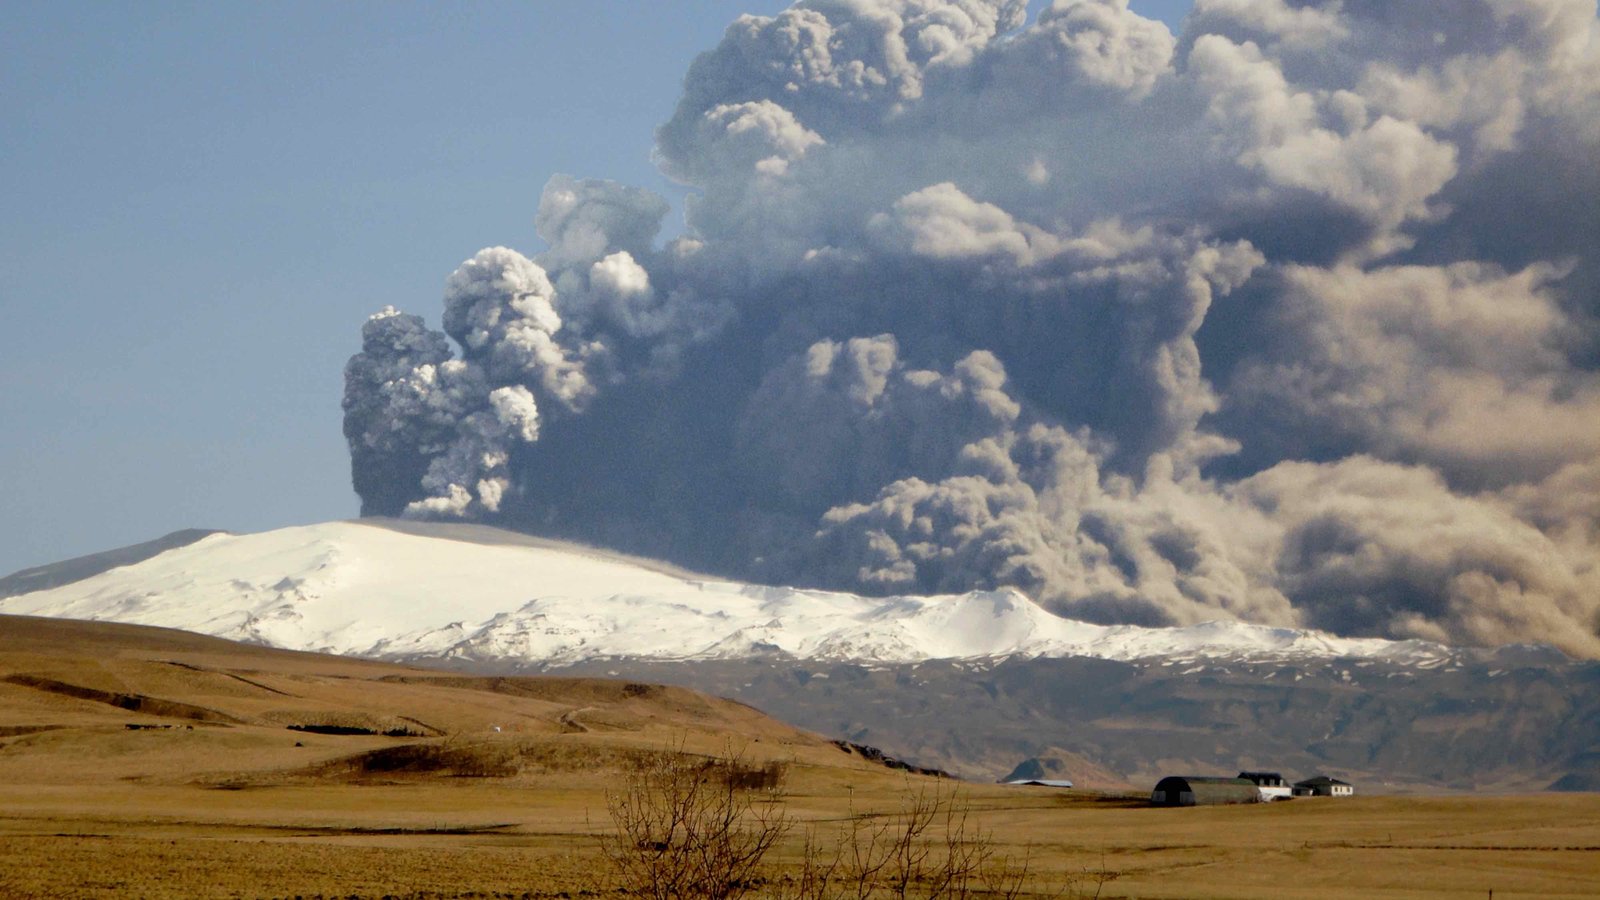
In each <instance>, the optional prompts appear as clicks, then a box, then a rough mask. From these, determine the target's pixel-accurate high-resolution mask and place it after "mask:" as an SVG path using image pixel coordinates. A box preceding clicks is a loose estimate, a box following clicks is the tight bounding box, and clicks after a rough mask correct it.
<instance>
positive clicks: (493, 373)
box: [345, 0, 1600, 656]
mask: <svg viewBox="0 0 1600 900" xmlns="http://www.w3.org/2000/svg"><path fill="white" fill-rule="evenodd" d="M656 155H657V158H658V159H659V161H660V165H661V167H662V168H663V170H664V171H665V172H666V173H668V174H669V175H671V176H672V177H673V178H676V179H678V180H681V181H682V182H684V183H685V184H688V185H690V186H692V187H693V188H694V189H695V193H694V195H693V196H692V198H691V201H692V202H691V203H690V205H689V207H688V210H687V215H688V221H687V227H686V230H685V232H684V236H682V237H679V238H677V239H674V240H671V241H666V242H661V241H659V240H658V232H659V227H660V224H661V222H662V219H663V217H664V216H665V214H666V212H667V205H666V204H665V203H664V202H663V201H662V200H661V198H659V197H656V196H654V195H652V194H650V193H649V192H646V191H643V190H639V189H635V188H629V187H624V186H621V185H617V184H614V183H611V182H605V181H578V180H573V179H570V178H567V177H564V176H557V177H555V178H554V179H552V180H551V181H550V183H549V185H548V186H547V187H546V189H545V192H544V196H543V198H542V199H541V201H540V205H539V210H538V215H537V219H536V225H537V230H538V234H539V237H540V238H542V239H543V241H544V243H545V244H546V245H547V249H546V250H544V251H543V252H542V253H539V254H536V255H534V256H533V257H531V258H530V257H524V256H522V255H520V254H518V253H516V252H514V251H511V250H507V249H504V248H493V249H489V250H484V251H482V252H481V253H479V254H478V255H477V256H475V257H474V258H472V259H471V260H468V261H467V262H466V263H464V264H463V265H462V266H461V268H460V269H458V270H457V271H456V272H455V273H454V274H453V275H451V276H450V278H449V280H448V282H447V286H446V292H445V310H444V319H443V322H444V334H440V333H438V332H434V331H431V330H429V329H427V328H426V327H425V326H424V324H423V322H422V320H420V319H418V318H417V317H415V316H409V315H403V314H400V313H397V312H395V311H393V310H385V311H383V312H381V313H379V314H378V315H376V316H374V317H373V318H372V320H371V321H369V322H368V323H367V326H366V328H365V329H364V331H363V349H362V352H361V353H360V354H358V355H357V356H356V357H355V358H354V359H352V360H351V362H350V366H349V369H348V371H347V389H346V397H345V409H346V420H345V431H346V434H347V436H348V438H349V440H350V446H351V451H352V458H353V468H354V475H355V485H356V490H357V491H358V493H359V494H360V496H361V498H362V505H363V511H364V512H366V513H369V514H389V515H407V516H420V517H465V518H470V519H476V520H485V521H492V522H495V523H497V524H502V525H506V526H510V527H515V528H523V529H528V530H533V531H539V532H543V533H549V534H557V535H563V536H568V537H575V538H579V539H583V540H587V541H591V542H598V543H602V544H609V545H612V546H616V547H619V548H622V549H626V550H629V551H633V552H638V553H645V554H652V555H659V556H665V557H668V558H671V559H674V560H677V561H679V562H682V563H685V564H688V565H691V566H696V567H700V568H704V569H711V570H716V571H719V572H724V573H727V574H730V575H736V576H742V577H746V578H753V579H761V580H768V581H781V582H799V583H806V584H814V585H821V586H829V587H838V588H848V589H854V590H864V591H871V592H909V591H919V592H920V591H953V590H961V589H968V588H975V587H987V586H994V585H1016V586H1019V587H1021V588H1023V589H1025V590H1026V591H1028V592H1029V593H1030V594H1031V595H1032V596H1033V597H1034V598H1035V599H1037V600H1038V601H1039V602H1040V603H1043V604H1045V605H1047V606H1048V607H1050V608H1052V609H1055V610H1057V611H1059V612H1062V613H1064V614H1068V615H1072V616H1077V617H1082V618H1088V619H1092V620H1096V621H1101V622H1138V623H1192V622H1196V621H1201V620H1206V619H1213V618H1219V617H1220V618H1229V617H1234V618H1241V619H1248V620H1251V621H1256V622H1263V623H1272V624H1282V625H1310V626H1316V627H1321V628H1326V629H1330V630H1333V631H1335V632H1339V633H1343V634H1351V635H1384V636H1391V637H1422V638H1430V639H1438V640H1445V641H1452V642H1458V643H1468V644H1490V643H1503V642H1511V641H1540V642H1547V643H1552V644H1555V645H1557V646H1559V647H1561V648H1563V649H1565V650H1567V651H1569V652H1573V653H1577V654H1581V655H1587V656H1600V637H1597V630H1600V25H1597V17H1596V8H1595V3H1594V2H1593V0H1493V2H1487V0H1484V2H1480V0H1407V2H1404V3H1395V2H1392V0H1343V2H1339V0H1328V2H1321V3H1318V2H1310V0H1199V2H1198V3H1197V4H1196V6H1195V9H1194V11H1193V13H1192V14H1191V15H1190V17H1189V19H1188V21H1187V23H1186V25H1185V27H1184V29H1183V33H1182V34H1180V35H1177V36H1174V35H1173V34H1171V33H1170V32H1169V31H1168V30H1167V28H1166V27H1165V26H1164V25H1163V24H1161V23H1159V22H1156V21H1153V20H1149V19H1145V18H1142V17H1140V16H1139V15H1138V13H1137V11H1136V10H1133V9H1129V8H1128V6H1127V3H1126V2H1125V0H1055V2H1054V3H1053V4H1052V5H1050V6H1049V7H1048V8H1047V9H1045V10H1044V11H1043V12H1042V13H1040V14H1039V16H1038V17H1037V19H1036V20H1035V21H1032V22H1027V21H1025V8H1024V4H1023V3H1021V2H1014V0H849V2H846V0H802V2H800V3H797V4H796V5H795V6H794V7H793V8H791V9H789V10H787V11H785V12H783V13H782V14H780V15H778V16H776V17H773V18H764V17H755V16H746V17H743V18H741V19H739V20H738V21H736V22H735V23H733V25H732V26H730V27H729V29H728V31H727V33H726V35H725V36H724V38H723V40H722V43H721V44H720V45H719V46H718V47H716V48H715V49H714V50H712V51H710V52H708V53H706V54H704V55H702V56H701V57H700V58H699V59H698V60H696V61H695V63H694V65H693V66H692V67H691V68H690V70H689V73H688V75H687V77H686V79H685V84H684V95H683V99H682V102H681V103H680V105H679V107H678V109H677V112H676V113H675V114H674V115H673V117H672V119H671V120H670V121H669V122H667V123H666V124H665V125H663V126H662V127H661V129H660V131H659V132H658V134H657V145H656ZM446 335H448V338H449V339H448V340H447V338H446ZM452 341H453V342H454V345H455V347H454V349H452V346H451V342H452Z"/></svg>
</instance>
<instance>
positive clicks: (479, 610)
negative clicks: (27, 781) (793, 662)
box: [0, 520, 1455, 666]
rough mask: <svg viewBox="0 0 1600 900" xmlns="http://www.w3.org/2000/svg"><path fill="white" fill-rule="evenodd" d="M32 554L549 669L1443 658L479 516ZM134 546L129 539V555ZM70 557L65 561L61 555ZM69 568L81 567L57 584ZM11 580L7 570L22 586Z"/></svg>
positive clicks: (1442, 652)
mask: <svg viewBox="0 0 1600 900" xmlns="http://www.w3.org/2000/svg"><path fill="white" fill-rule="evenodd" d="M163 540H164V541H168V540H169V539H163ZM170 543H173V544H174V546H171V547H169V548H167V549H166V550H164V551H155V552H147V551H150V550H154V548H156V547H157V545H159V544H160V542H152V543H151V544H146V545H140V547H139V548H128V551H114V552H113V553H110V554H102V555H101V557H102V559H101V562H112V561H116V560H126V561H125V562H119V563H117V564H116V565H115V566H114V567H113V566H112V565H104V566H98V564H97V566H98V568H99V570H98V571H90V569H91V568H94V567H90V566H78V567H76V568H75V567H74V565H73V564H62V566H63V567H65V568H63V567H54V568H52V567H46V570H48V571H56V572H59V573H60V575H58V576H56V577H55V582H57V583H50V582H49V580H48V579H46V580H40V581H39V583H40V584H41V585H46V584H48V586H45V587H42V589H40V590H35V591H32V592H29V593H17V594H14V595H12V596H9V597H7V598H5V599H3V600H0V612H8V613H16V614H22V615H39V616H54V617H62V618H74V619H87V620H103V621H116V622H127V623H132V624H142V625H158V626H163V627H169V628H182V629H185V630H190V631H196V632H199V633H203V634H210V635H214V636H217V637H225V638H229V639H233V640H245V641H252V642H255V643H260V644H266V645H269V646H275V647H284V648H288V649H297V650H316V651H323V652H333V653H343V654H351V655H359V656H368V657H377V658H385V659H441V658H444V659H460V660H468V661H474V662H480V663H495V662H505V663H509V664H514V665H520V666H550V665H565V664H573V663H578V662H583V661H587V660H592V659H598V658H623V659H659V660H686V659H745V658H765V657H787V658H794V659H827V660H855V661H866V662H912V661H917V660H923V659H980V658H996V657H1008V656H1017V655H1020V656H1025V657H1069V656H1088V657H1096V658H1102V659H1120V660H1133V659H1146V658H1154V657H1160V658H1164V659H1171V658H1179V659H1186V658H1196V659H1198V658H1206V659H1211V658H1231V659H1278V660H1285V659H1320V658H1332V657H1359V658H1370V659H1384V660H1389V661H1393V662H1398V663H1405V664H1413V665H1421V666H1430V665H1441V664H1443V663H1444V662H1446V661H1447V660H1449V659H1451V658H1452V657H1453V655H1454V653H1455V651H1452V650H1451V649H1449V648H1446V647H1443V646H1441V645H1438V644H1431V643H1427V642H1424V641H1387V640H1380V639H1372V638H1340V637H1335V636H1333V635H1329V634H1325V633H1321V632H1316V631H1309V630H1300V629H1290V628H1272V627H1267V626H1261V625H1251V624H1247V623H1242V622H1207V623H1202V624H1198V625H1192V626H1186V627H1175V628H1147V627H1141V626H1103V625H1094V624H1090V623H1087V622H1080V621H1075V620H1072V619H1065V618H1062V617H1060V616H1057V615H1055V614H1053V613H1050V612H1048V611H1047V610H1045V609H1043V608H1042V607H1040V606H1038V605H1037V604H1035V603H1033V602H1032V601H1030V600H1029V599H1028V598H1027V597H1026V596H1024V595H1023V594H1022V593H1020V592H1018V591H1016V590H1013V589H1000V590H993V591H974V592H970V593H966V594H955V595H942V596H930V597H921V596H898V597H862V596H857V595H854V594H846V593H838V592H831V591H817V590H805V589H798V588H787V587H779V586H761V585H749V584H741V583H737V582H730V581H726V580H721V579H715V578H710V577H706V576H698V575H694V574H693V573H688V572H683V571H681V570H676V569H673V568H672V567H670V566H665V565H658V564H652V563H649V562H648V561H641V560H635V559H631V558H627V557H622V556H619V555H616V554H611V553H608V552H606V551H602V550H594V549H592V548H584V547H579V546H575V545H570V544H561V543H557V542H553V541H543V540H540V539H537V538H527V537H526V536H522V535H514V534H512V533H510V532H502V531H498V530H496V529H491V528H486V527H483V526H457V525H439V524H423V523H415V522H389V521H384V520H361V521H357V522H328V523H323V524H319V525H307V526H299V527H294V528H284V529H278V530H276V531H269V532H263V533H259V534H245V535H232V534H223V533H210V534H204V535H200V536H198V537H197V538H196V539H193V540H188V541H185V542H184V543H182V544H177V543H176V541H170ZM135 550H137V552H129V551H135ZM74 562H75V563H76V561H74ZM67 574H79V575H80V577H77V578H75V579H73V580H71V581H70V582H65V583H60V582H62V580H63V579H64V578H65V576H66V575H67ZM25 575H26V573H19V575H17V576H13V577H12V579H8V581H14V582H15V583H17V584H20V585H26V584H27V582H26V579H25V578H24V576H25Z"/></svg>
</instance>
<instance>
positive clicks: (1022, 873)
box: [777, 786, 1030, 900]
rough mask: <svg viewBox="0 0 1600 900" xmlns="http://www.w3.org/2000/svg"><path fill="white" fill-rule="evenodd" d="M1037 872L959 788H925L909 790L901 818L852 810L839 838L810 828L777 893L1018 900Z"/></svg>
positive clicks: (792, 898) (804, 898)
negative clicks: (1006, 845) (1003, 843)
mask: <svg viewBox="0 0 1600 900" xmlns="http://www.w3.org/2000/svg"><path fill="white" fill-rule="evenodd" d="M1029 869H1030V859H1029V858H1028V857H1027V856H1023V857H1021V858H1020V859H1019V858H1013V857H1011V856H1010V855H1007V854H1002V853H1000V852H999V849H998V847H997V845H996V843H995V841H994V838H993V836H992V835H991V834H990V833H988V832H986V831H984V830H983V829H982V828H981V827H979V826H978V825H977V823H976V821H975V820H974V819H973V817H972V813H971V807H970V806H969V805H968V803H967V802H966V799H965V798H964V797H963V796H962V795H961V794H960V793H959V792H958V791H957V790H955V789H945V788H943V787H940V786H933V787H926V786H924V787H919V788H918V789H917V790H915V791H908V793H907V794H906V795H905V798H904V801H903V804H902V806H901V809H900V810H899V812H897V813H894V814H891V815H880V816H873V815H858V814H856V813H855V812H854V811H853V810H852V812H851V815H850V818H849V821H848V822H847V823H846V824H845V825H844V826H842V827H841V828H840V830H839V832H838V833H837V834H836V835H834V837H833V838H832V839H831V840H825V839H823V838H822V837H821V836H820V835H819V834H818V833H817V832H816V831H815V830H811V831H808V832H807V834H806V836H805V847H804V850H803V856H802V860H801V865H800V871H799V873H798V874H796V875H793V876H791V877H789V878H786V879H783V881H782V882H780V889H779V891H778V892H777V893H778V896H780V897H783V898H785V900H872V898H897V900H904V898H918V900H963V898H969V897H979V896H981V897H999V898H1004V900H1012V898H1016V897H1019V896H1021V895H1022V892H1023V889H1024V887H1025V886H1026V885H1027V884H1028V882H1029V880H1030V878H1029V876H1030V871H1029Z"/></svg>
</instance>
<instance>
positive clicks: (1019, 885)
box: [602, 751, 1104, 900]
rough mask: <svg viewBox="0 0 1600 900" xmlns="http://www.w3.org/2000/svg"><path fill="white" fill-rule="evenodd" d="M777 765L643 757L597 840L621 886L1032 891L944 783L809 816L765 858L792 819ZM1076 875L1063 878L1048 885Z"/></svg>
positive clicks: (856, 894) (932, 896)
mask: <svg viewBox="0 0 1600 900" xmlns="http://www.w3.org/2000/svg"><path fill="white" fill-rule="evenodd" d="M783 776H784V768H783V766H782V765H781V764H777V763H769V764H767V765H765V766H753V765H749V764H747V763H745V762H744V761H743V759H742V758H741V757H740V756H739V755H737V754H725V755H723V756H721V757H715V758H705V757H696V756H692V755H690V754H686V753H683V752H681V751H680V752H666V753H658V754H653V755H651V756H648V757H645V758H643V759H641V761H640V763H639V764H638V765H637V766H635V767H634V768H633V769H632V770H631V771H630V772H629V774H628V776H627V780H626V783H625V784H624V786H623V787H622V788H621V789H620V790H619V791H617V792H615V793H613V794H611V795H609V797H608V800H607V810H608V812H609V813H610V816H611V821H612V826H613V830H612V831H611V832H610V833H608V834H606V835H605V836H604V838H603V839H602V844H603V848H604V852H605V855H606V858H607V859H608V860H609V861H610V862H611V865H612V868H613V870H614V871H615V872H616V874H617V875H618V876H619V877H620V879H621V887H622V890H623V891H624V892H626V893H628V894H631V895H635V896H643V897H649V898H652V900H688V898H710V900H727V898H738V897H744V896H747V895H750V896H759V897H770V898H778V900H886V898H896V900H907V898H917V900H965V898H977V897H991V898H1005V900H1013V898H1017V897H1021V896H1024V895H1026V896H1040V895H1039V894H1037V893H1035V892H1034V891H1033V890H1032V889H1031V886H1032V882H1033V880H1034V879H1033V877H1032V876H1033V873H1032V872H1031V864H1032V860H1031V858H1030V857H1029V856H1028V855H1027V854H1024V855H1022V856H1021V857H1017V856H1013V855H1010V854H1007V853H1003V852H1001V850H1000V849H999V845H998V844H997V843H996V841H995V840H994V838H993V836H992V834H991V833H990V832H988V831H986V830H984V829H983V828H982V827H981V825H980V824H979V823H978V822H977V821H976V820H975V819H974V818H973V815H972V813H971V807H970V806H969V805H968V803H967V802H966V800H965V797H964V796H963V795H962V794H961V793H960V792H959V791H958V790H957V789H955V788H945V787H943V786H940V785H932V786H928V785H922V786H919V787H917V788H916V789H914V790H912V789H909V784H908V792H907V794H906V795H905V799H904V802H903V804H902V806H901V808H900V810H898V811H897V812H895V813H891V814H887V815H881V814H880V815H871V814H859V815H858V814H856V813H855V812H854V811H853V810H852V811H851V814H850V815H849V816H848V818H847V820H846V821H845V822H844V823H843V824H842V825H840V826H838V827H837V828H836V829H834V830H832V831H829V830H827V829H825V828H824V827H820V826H816V825H810V826H807V827H805V828H804V829H803V833H802V835H801V842H802V843H801V848H800V859H799V863H798V865H796V866H787V867H779V866H776V865H773V864H770V863H769V861H768V860H767V858H766V857H767V855H768V854H769V853H770V852H771V851H772V850H773V849H774V848H775V847H777V846H778V845H779V844H780V843H781V842H782V841H784V840H785V839H786V838H787V837H788V836H789V835H790V833H791V832H793V831H795V830H796V829H797V828H798V827H799V826H798V823H797V822H796V820H795V819H794V818H792V817H791V816H790V814H789V813H788V812H787V811H786V809H785V808H784V806H783V798H782V796H781V788H782V784H783ZM1103 882H1104V879H1101V880H1100V882H1099V883H1098V884H1103ZM1098 884H1097V885H1096V887H1097V890H1096V891H1095V893H1096V894H1098ZM1073 886H1074V880H1072V879H1068V880H1067V882H1066V884H1065V886H1064V887H1062V888H1061V889H1060V890H1059V891H1057V892H1056V893H1054V894H1050V895H1047V896H1057V897H1059V896H1063V895H1065V894H1066V893H1067V892H1068V890H1070V889H1071V888H1072V887H1073Z"/></svg>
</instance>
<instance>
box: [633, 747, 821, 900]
mask: <svg viewBox="0 0 1600 900" xmlns="http://www.w3.org/2000/svg"><path fill="white" fill-rule="evenodd" d="M780 781H781V769H774V768H770V767H759V768H757V767H751V766H747V765H745V764H744V763H743V762H742V761H741V760H740V759H739V758H738V757H737V755H735V754H731V753H730V754H727V755H725V756H724V758H722V759H712V760H708V759H705V758H703V757H695V756H691V755H689V754H687V753H684V752H682V748H679V750H678V752H669V753H658V754H651V755H649V756H646V757H644V758H642V759H641V760H640V761H639V762H638V763H637V765H635V766H634V768H633V769H632V770H631V771H629V773H628V775H627V777H626V782H625V783H624V785H623V787H622V789H621V790H619V791H618V792H616V793H614V794H612V795H611V796H609V797H608V798H607V802H606V806H607V810H608V812H609V813H610V815H611V821H612V824H613V826H614V828H615V830H614V831H613V832H612V833H611V834H608V835H607V836H606V840H605V842H604V848H605V852H606V857H607V858H608V859H609V860H610V861H611V864H612V866H613V867H614V868H615V869H616V871H617V873H618V874H619V875H620V876H621V879H622V883H623V888H624V889H625V890H626V891H628V892H629V893H632V894H635V895H638V896H644V897H649V898H652V900H680V898H684V900H687V898H694V900H729V898H737V897H742V896H744V895H746V894H747V893H749V892H750V891H751V890H752V889H753V888H754V887H755V875H756V871H757V869H758V868H759V866H760V865H761V861H762V858H763V857H765V856H766V854H767V851H769V850H771V849H772V847H773V845H775V844H776V843H777V842H778V841H779V840H781V839H782V838H783V836H784V835H785V834H787V833H788V832H789V829H790V827H791V822H790V820H789V818H788V816H787V815H786V814H785V813H784V811H783V808H782V807H781V806H780V805H779V804H778V802H777V801H778V786H779V782H780Z"/></svg>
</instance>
